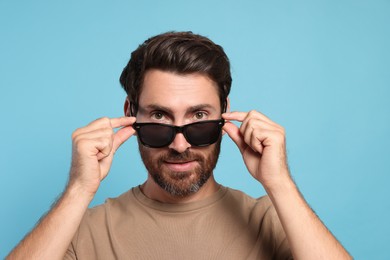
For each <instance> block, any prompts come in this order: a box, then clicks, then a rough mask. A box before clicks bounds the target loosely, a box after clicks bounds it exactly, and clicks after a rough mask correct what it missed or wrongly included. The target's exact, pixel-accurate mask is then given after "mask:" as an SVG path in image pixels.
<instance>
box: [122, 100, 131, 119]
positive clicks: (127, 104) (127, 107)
mask: <svg viewBox="0 0 390 260" xmlns="http://www.w3.org/2000/svg"><path fill="white" fill-rule="evenodd" d="M130 107H131V106H130V100H129V97H126V100H125V104H124V107H123V109H124V112H125V116H130Z"/></svg>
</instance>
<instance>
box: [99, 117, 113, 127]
mask: <svg viewBox="0 0 390 260" xmlns="http://www.w3.org/2000/svg"><path fill="white" fill-rule="evenodd" d="M99 121H101V122H102V123H103V124H105V125H110V118H109V117H106V116H105V117H102V118H100V119H99Z"/></svg>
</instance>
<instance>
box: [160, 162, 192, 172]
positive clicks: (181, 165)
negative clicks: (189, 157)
mask: <svg viewBox="0 0 390 260" xmlns="http://www.w3.org/2000/svg"><path fill="white" fill-rule="evenodd" d="M164 164H165V165H166V167H167V168H168V169H170V170H171V171H175V172H186V171H191V170H193V169H194V168H195V167H196V165H197V162H196V161H185V162H180V161H179V162H177V161H172V162H169V161H165V162H164Z"/></svg>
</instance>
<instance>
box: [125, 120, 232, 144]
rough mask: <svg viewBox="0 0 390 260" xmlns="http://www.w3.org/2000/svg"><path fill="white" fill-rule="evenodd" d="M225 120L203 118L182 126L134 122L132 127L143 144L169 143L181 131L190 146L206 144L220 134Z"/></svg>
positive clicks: (214, 140) (210, 142) (213, 140)
mask: <svg viewBox="0 0 390 260" xmlns="http://www.w3.org/2000/svg"><path fill="white" fill-rule="evenodd" d="M224 123H225V120H223V119H219V120H205V121H200V122H196V123H191V124H188V125H183V126H174V125H167V124H159V123H134V124H133V128H134V129H135V131H137V136H138V138H139V140H140V141H141V143H142V144H143V145H144V146H147V147H151V148H161V147H165V146H168V145H170V144H171V143H172V142H173V140H174V139H175V137H176V134H177V133H182V134H183V135H184V137H185V139H186V140H187V142H188V143H190V144H191V145H192V146H198V147H201V146H207V145H210V144H213V143H215V142H216V141H217V140H218V139H219V137H220V136H221V132H222V126H223V125H224Z"/></svg>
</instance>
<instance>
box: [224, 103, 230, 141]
mask: <svg viewBox="0 0 390 260" xmlns="http://www.w3.org/2000/svg"><path fill="white" fill-rule="evenodd" d="M226 112H230V99H229V97H226V111H225V113H226ZM224 134H226V132H225V130H222V135H224Z"/></svg>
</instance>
